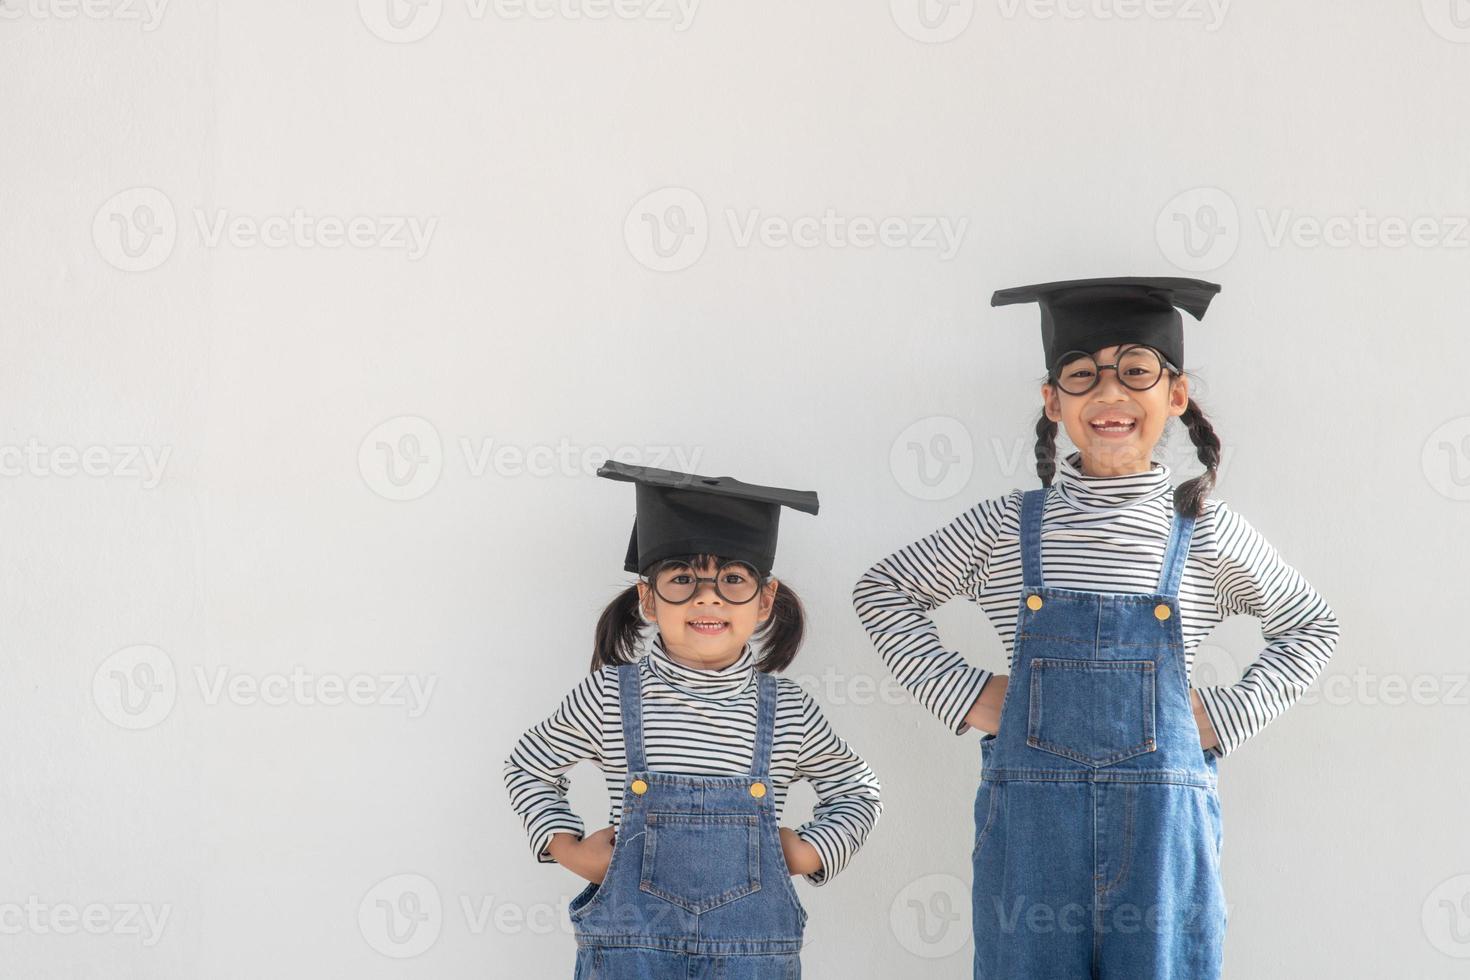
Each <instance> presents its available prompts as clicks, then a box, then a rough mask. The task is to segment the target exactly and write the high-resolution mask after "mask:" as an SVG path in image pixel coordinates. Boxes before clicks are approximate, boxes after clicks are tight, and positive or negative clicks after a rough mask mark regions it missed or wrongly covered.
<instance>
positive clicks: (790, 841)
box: [781, 827, 822, 875]
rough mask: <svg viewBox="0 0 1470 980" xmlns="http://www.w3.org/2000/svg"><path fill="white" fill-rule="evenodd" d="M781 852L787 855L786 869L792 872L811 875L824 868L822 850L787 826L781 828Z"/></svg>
mask: <svg viewBox="0 0 1470 980" xmlns="http://www.w3.org/2000/svg"><path fill="white" fill-rule="evenodd" d="M781 853H782V854H784V855H785V856H786V870H787V872H788V873H790V874H794V875H810V874H816V873H817V872H818V871H821V870H822V855H821V852H819V851H818V850H817V849H816V848H815V847H813V846H812V845H810V844H808V843H807V842H806V841H804V840H802V839H801V837H800V836H798V835H797V833H796V831H794V830H791V829H789V828H787V827H782V828H781Z"/></svg>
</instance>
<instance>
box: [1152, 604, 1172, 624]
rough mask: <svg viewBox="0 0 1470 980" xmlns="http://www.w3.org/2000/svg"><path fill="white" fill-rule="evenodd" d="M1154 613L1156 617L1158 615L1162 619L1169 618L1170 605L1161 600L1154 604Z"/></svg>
mask: <svg viewBox="0 0 1470 980" xmlns="http://www.w3.org/2000/svg"><path fill="white" fill-rule="evenodd" d="M1154 615H1155V616H1156V617H1158V618H1159V619H1160V620H1164V619H1168V618H1169V606H1168V604H1167V603H1163V602H1161V603H1159V604H1158V605H1157V606H1154Z"/></svg>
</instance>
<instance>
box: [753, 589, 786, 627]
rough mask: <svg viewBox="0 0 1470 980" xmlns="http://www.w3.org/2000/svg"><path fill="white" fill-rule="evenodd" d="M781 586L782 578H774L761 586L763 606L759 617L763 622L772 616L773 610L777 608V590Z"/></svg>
mask: <svg viewBox="0 0 1470 980" xmlns="http://www.w3.org/2000/svg"><path fill="white" fill-rule="evenodd" d="M780 587H781V582H780V580H779V579H774V578H773V579H771V580H770V581H768V582H766V584H765V586H764V587H762V588H761V607H760V615H759V617H758V618H759V620H760V621H761V622H762V623H764V622H765V621H766V620H768V619H770V618H771V610H772V609H774V608H776V590H777V589H779V588H780Z"/></svg>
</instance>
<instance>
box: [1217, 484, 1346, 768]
mask: <svg viewBox="0 0 1470 980" xmlns="http://www.w3.org/2000/svg"><path fill="white" fill-rule="evenodd" d="M1214 506H1215V522H1214V527H1215V548H1216V555H1215V557H1216V560H1217V562H1218V564H1217V566H1216V569H1215V604H1216V606H1217V607H1218V608H1219V612H1220V616H1221V618H1224V617H1226V616H1230V615H1234V614H1237V613H1240V614H1244V615H1248V616H1255V617H1256V618H1257V619H1259V620H1260V622H1261V633H1262V634H1263V635H1264V636H1265V637H1266V640H1267V644H1266V648H1265V649H1264V650H1262V651H1261V652H1260V654H1259V655H1258V656H1257V658H1256V660H1255V662H1253V663H1252V664H1251V665H1250V666H1249V667H1247V668H1246V669H1245V671H1244V673H1243V674H1242V675H1241V678H1240V680H1239V681H1238V682H1237V683H1235V684H1231V685H1221V686H1214V687H1202V688H1196V690H1197V691H1198V692H1199V696H1200V700H1201V701H1202V702H1203V703H1204V708H1205V713H1206V714H1207V715H1208V716H1209V719H1210V725H1211V727H1213V728H1214V730H1215V734H1216V736H1217V737H1218V738H1219V740H1220V742H1219V745H1217V746H1216V747H1214V748H1212V749H1210V750H1209V751H1210V752H1212V753H1214V754H1215V756H1216V757H1221V756H1225V755H1229V754H1230V753H1231V752H1233V751H1234V750H1235V749H1237V748H1239V747H1240V745H1241V743H1242V742H1244V741H1245V740H1246V739H1248V738H1250V737H1251V736H1252V735H1254V734H1256V733H1257V732H1259V731H1260V730H1261V729H1262V728H1265V727H1266V725H1268V724H1270V723H1271V722H1272V721H1273V720H1274V719H1276V718H1277V717H1279V716H1280V715H1281V713H1282V712H1283V711H1285V710H1286V709H1287V708H1289V707H1291V705H1292V704H1293V703H1294V702H1295V701H1296V700H1297V699H1298V698H1300V697H1301V696H1302V692H1304V691H1305V690H1306V689H1307V688H1308V687H1309V686H1311V684H1312V681H1314V680H1315V679H1316V678H1317V675H1318V674H1320V673H1321V672H1322V669H1323V668H1324V667H1325V666H1326V665H1327V661H1328V659H1329V658H1330V657H1331V656H1332V650H1333V648H1334V647H1335V646H1336V644H1337V637H1338V633H1339V632H1340V631H1339V628H1338V625H1337V617H1336V616H1335V615H1334V614H1333V612H1332V609H1331V608H1330V607H1329V606H1328V605H1327V603H1326V601H1324V600H1323V598H1322V597H1321V596H1320V595H1318V594H1317V592H1316V590H1314V589H1313V588H1312V587H1311V585H1309V584H1308V583H1307V581H1306V579H1304V578H1302V576H1301V575H1300V574H1299V573H1298V572H1297V570H1296V569H1294V568H1292V567H1291V566H1290V565H1288V564H1287V563H1286V562H1285V561H1283V560H1282V559H1281V556H1280V555H1279V554H1277V553H1276V549H1275V548H1273V547H1271V545H1270V544H1269V543H1268V542H1267V541H1266V539H1265V538H1263V537H1262V536H1261V534H1260V532H1258V531H1257V530H1256V529H1255V528H1254V527H1252V526H1251V524H1250V523H1249V522H1248V521H1247V520H1246V519H1245V518H1244V517H1242V516H1240V515H1239V514H1237V513H1236V512H1235V511H1233V510H1231V509H1230V507H1229V506H1228V505H1227V504H1226V503H1225V502H1224V501H1216V502H1215V504H1214Z"/></svg>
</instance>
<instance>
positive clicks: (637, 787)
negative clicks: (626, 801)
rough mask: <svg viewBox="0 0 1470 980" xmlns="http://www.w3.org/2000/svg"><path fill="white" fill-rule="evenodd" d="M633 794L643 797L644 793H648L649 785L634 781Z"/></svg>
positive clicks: (639, 780) (638, 780)
mask: <svg viewBox="0 0 1470 980" xmlns="http://www.w3.org/2000/svg"><path fill="white" fill-rule="evenodd" d="M633 792H635V793H637V794H638V795H639V796H642V795H643V794H644V793H647V792H648V784H647V783H645V782H644V781H643V780H641V779H635V780H633Z"/></svg>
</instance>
